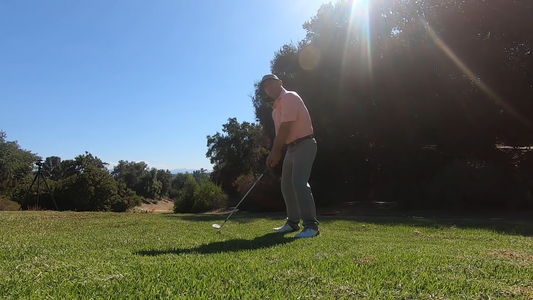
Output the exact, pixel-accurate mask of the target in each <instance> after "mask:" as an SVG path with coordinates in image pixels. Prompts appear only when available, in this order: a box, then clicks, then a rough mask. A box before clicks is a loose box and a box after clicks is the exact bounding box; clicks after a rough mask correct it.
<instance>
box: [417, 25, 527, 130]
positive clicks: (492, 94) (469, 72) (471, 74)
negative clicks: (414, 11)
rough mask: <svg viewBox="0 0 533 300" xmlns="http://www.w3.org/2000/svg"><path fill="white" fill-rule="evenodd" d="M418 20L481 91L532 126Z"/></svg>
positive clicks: (431, 29)
mask: <svg viewBox="0 0 533 300" xmlns="http://www.w3.org/2000/svg"><path fill="white" fill-rule="evenodd" d="M420 21H421V22H422V24H423V25H424V27H425V28H426V31H427V32H428V34H429V36H430V37H431V39H433V41H434V42H435V44H436V45H437V46H438V47H439V48H440V49H441V51H442V52H444V54H446V56H448V58H449V59H450V60H451V61H452V62H453V63H454V64H455V65H456V66H457V67H458V68H459V69H460V70H461V71H462V72H463V73H464V74H465V75H466V76H468V78H469V79H470V80H471V81H472V82H473V83H474V84H475V85H476V86H477V87H478V88H479V89H480V90H481V91H483V93H485V94H486V95H487V96H489V97H490V98H491V99H492V100H493V101H495V102H496V103H497V104H499V105H500V106H501V107H502V108H503V109H504V110H505V111H507V112H509V113H510V114H511V115H513V116H514V117H515V118H517V119H519V120H520V121H521V122H523V123H524V124H526V125H528V126H532V125H533V124H532V123H531V121H530V120H528V119H527V118H525V117H524V116H522V115H521V114H520V113H519V112H518V111H517V110H515V109H514V108H513V107H511V106H510V105H509V104H507V103H506V102H505V100H504V99H503V98H502V97H500V96H499V95H498V94H496V93H495V92H494V91H493V90H492V89H491V88H490V87H489V86H488V85H486V84H485V83H484V82H483V81H481V80H480V79H479V78H478V76H476V75H475V74H474V72H472V70H470V68H468V66H467V65H466V64H465V63H464V62H463V61H461V60H460V59H459V57H458V56H457V55H456V54H455V53H454V52H453V51H452V49H450V47H448V45H446V44H445V43H444V41H442V39H441V38H440V37H439V36H438V35H437V33H436V32H435V30H433V28H431V26H430V25H429V23H428V22H427V21H426V20H424V19H423V18H420Z"/></svg>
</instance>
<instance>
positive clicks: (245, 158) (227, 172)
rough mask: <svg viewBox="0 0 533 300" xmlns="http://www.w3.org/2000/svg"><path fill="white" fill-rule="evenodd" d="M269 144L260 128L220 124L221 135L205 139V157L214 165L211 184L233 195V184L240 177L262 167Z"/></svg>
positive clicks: (230, 123) (231, 120)
mask: <svg viewBox="0 0 533 300" xmlns="http://www.w3.org/2000/svg"><path fill="white" fill-rule="evenodd" d="M269 143H270V141H269V139H268V137H267V136H266V135H265V134H264V133H263V130H262V126H261V125H259V124H254V123H249V122H242V123H239V122H238V121H237V119H236V118H230V119H228V123H226V124H224V125H222V133H220V132H217V133H216V134H215V135H213V136H211V135H208V136H207V147H208V150H207V153H206V157H208V158H209V159H210V161H211V163H212V164H213V165H214V167H213V172H212V174H211V176H212V179H213V181H215V182H219V183H220V184H221V186H222V188H223V189H224V190H225V191H226V192H229V193H233V194H235V192H236V191H235V189H234V187H233V183H234V182H235V180H236V179H237V178H238V177H239V176H240V175H242V174H249V173H250V172H253V171H254V170H258V169H262V168H264V167H262V166H264V162H265V160H266V157H267V155H268V148H267V147H268V145H269Z"/></svg>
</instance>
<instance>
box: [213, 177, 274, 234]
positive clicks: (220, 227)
mask: <svg viewBox="0 0 533 300" xmlns="http://www.w3.org/2000/svg"><path fill="white" fill-rule="evenodd" d="M266 171H267V170H265V171H264V172H263V174H261V176H259V178H257V180H256V181H255V182H254V184H253V185H252V187H251V188H250V189H249V190H248V192H246V194H245V195H244V197H242V199H241V201H239V203H237V205H235V208H233V211H232V212H231V213H230V214H229V216H228V217H227V218H226V220H224V223H222V225H218V224H213V228H216V229H222V227H223V226H224V224H226V222H227V221H228V219H229V218H230V217H231V215H233V213H234V212H235V210H237V207H239V205H240V204H241V202H242V201H243V200H244V198H246V196H248V193H250V191H252V189H253V188H254V186H255V185H256V184H257V183H258V182H259V180H261V178H262V177H263V175H265V173H266Z"/></svg>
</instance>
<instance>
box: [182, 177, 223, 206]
mask: <svg viewBox="0 0 533 300" xmlns="http://www.w3.org/2000/svg"><path fill="white" fill-rule="evenodd" d="M227 202H228V196H227V195H226V193H225V192H224V191H223V190H222V187H220V186H219V185H216V184H215V183H213V182H210V181H208V182H205V183H203V184H202V185H200V184H198V182H197V180H196V179H195V178H194V177H193V176H192V175H190V176H188V177H187V179H186V180H185V183H184V185H183V188H182V189H181V190H179V193H178V196H177V197H176V198H175V199H174V212H175V213H189V212H193V213H198V212H205V211H209V210H213V209H216V208H220V207H223V206H226V205H227Z"/></svg>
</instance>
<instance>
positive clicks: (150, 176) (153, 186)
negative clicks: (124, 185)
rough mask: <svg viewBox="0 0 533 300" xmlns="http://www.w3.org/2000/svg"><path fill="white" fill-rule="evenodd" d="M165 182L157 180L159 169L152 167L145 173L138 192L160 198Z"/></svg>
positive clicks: (151, 197)
mask: <svg viewBox="0 0 533 300" xmlns="http://www.w3.org/2000/svg"><path fill="white" fill-rule="evenodd" d="M162 188H163V184H162V183H161V182H160V181H159V180H157V169H156V168H152V169H150V171H149V172H147V173H145V174H144V176H143V177H142V178H141V181H140V183H139V185H138V188H137V190H138V192H140V193H141V195H142V196H144V197H146V198H149V199H159V197H160V196H161V190H162Z"/></svg>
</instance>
